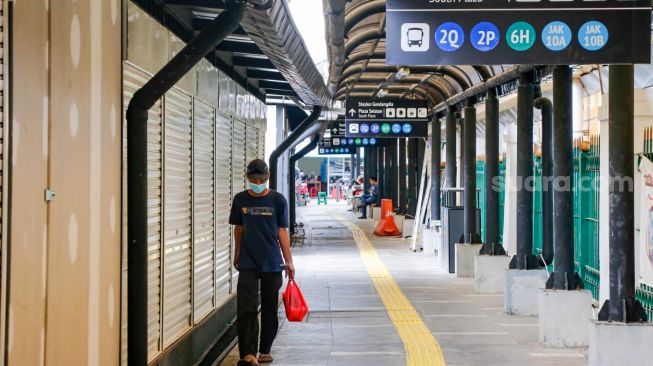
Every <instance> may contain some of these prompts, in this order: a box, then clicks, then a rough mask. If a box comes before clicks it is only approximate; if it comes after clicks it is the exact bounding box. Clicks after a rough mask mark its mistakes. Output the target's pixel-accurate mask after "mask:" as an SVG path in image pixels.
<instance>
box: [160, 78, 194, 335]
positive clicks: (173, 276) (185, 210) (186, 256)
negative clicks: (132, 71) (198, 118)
mask: <svg viewBox="0 0 653 366" xmlns="http://www.w3.org/2000/svg"><path fill="white" fill-rule="evenodd" d="M191 115H192V101H191V97H190V96H188V95H187V94H184V93H183V92H181V91H180V90H178V89H176V88H173V89H171V90H170V91H169V92H168V93H167V94H166V96H165V130H164V131H165V139H164V146H165V149H164V182H165V184H164V186H163V192H164V193H163V197H164V226H163V229H164V233H165V234H164V249H165V251H164V253H165V254H164V257H163V346H164V348H166V347H168V346H169V345H170V344H172V343H173V342H174V341H175V340H177V338H179V336H181V335H182V334H183V333H184V332H185V331H186V330H187V329H188V328H189V327H190V318H191V271H192V269H191V264H192V258H191V255H192V253H191V214H192V206H191V205H192V197H191V171H192V169H191V165H192V159H191V150H192V148H191Z"/></svg>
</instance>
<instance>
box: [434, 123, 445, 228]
mask: <svg viewBox="0 0 653 366" xmlns="http://www.w3.org/2000/svg"><path fill="white" fill-rule="evenodd" d="M441 155H442V129H441V126H440V118H438V116H437V115H434V116H433V119H432V120H431V220H434V221H436V220H440V187H441V186H442V182H441V178H442V175H441V170H442V169H441V166H440V161H441V160H442V156H441Z"/></svg>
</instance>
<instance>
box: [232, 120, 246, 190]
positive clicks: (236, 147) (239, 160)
mask: <svg viewBox="0 0 653 366" xmlns="http://www.w3.org/2000/svg"><path fill="white" fill-rule="evenodd" d="M245 130H246V128H245V123H244V122H242V121H240V120H238V119H235V118H234V120H233V149H232V154H233V156H232V162H233V163H232V164H233V166H232V168H233V175H232V178H233V192H232V193H233V194H234V195H235V194H236V193H239V192H242V191H244V190H245V187H246V186H245V181H246V180H245V168H246V167H247V162H246V159H247V156H246V135H245V134H246V131H245Z"/></svg>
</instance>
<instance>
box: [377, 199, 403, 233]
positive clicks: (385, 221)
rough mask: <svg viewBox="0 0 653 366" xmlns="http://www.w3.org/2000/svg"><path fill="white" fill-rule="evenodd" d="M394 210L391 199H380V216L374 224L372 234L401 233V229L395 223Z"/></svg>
mask: <svg viewBox="0 0 653 366" xmlns="http://www.w3.org/2000/svg"><path fill="white" fill-rule="evenodd" d="M393 212H394V209H393V205H392V200H389V199H383V200H381V218H380V219H379V223H378V224H376V228H375V229H374V234H375V235H376V236H399V235H401V230H399V228H398V227H397V224H396V223H395V219H394V216H393V215H392V214H393Z"/></svg>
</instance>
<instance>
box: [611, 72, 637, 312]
mask: <svg viewBox="0 0 653 366" xmlns="http://www.w3.org/2000/svg"><path fill="white" fill-rule="evenodd" d="M609 90H610V92H609V95H610V101H609V107H608V108H609V111H608V113H609V116H610V118H609V119H610V122H609V136H610V139H609V142H608V143H609V146H608V149H609V158H608V159H609V161H610V163H609V165H610V183H609V184H610V186H609V189H610V217H609V226H610V236H609V241H610V299H609V300H607V301H606V302H605V304H604V305H603V308H602V309H601V312H600V313H599V320H601V321H611V322H620V323H631V322H642V321H646V320H647V317H646V313H645V312H644V309H643V308H642V305H641V304H640V303H639V301H637V300H636V299H635V227H634V222H635V217H634V210H635V202H634V193H633V190H634V181H633V176H634V173H635V170H634V148H633V138H634V119H635V103H634V99H635V92H634V67H633V65H612V66H610V86H609Z"/></svg>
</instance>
